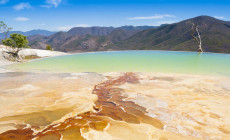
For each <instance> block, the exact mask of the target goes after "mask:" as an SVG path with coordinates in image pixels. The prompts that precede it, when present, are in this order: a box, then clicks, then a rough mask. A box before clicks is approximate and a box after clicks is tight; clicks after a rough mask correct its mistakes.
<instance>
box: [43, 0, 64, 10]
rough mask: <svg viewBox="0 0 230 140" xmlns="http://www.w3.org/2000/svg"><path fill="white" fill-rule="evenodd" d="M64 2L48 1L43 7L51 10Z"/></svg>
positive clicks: (58, 0)
mask: <svg viewBox="0 0 230 140" xmlns="http://www.w3.org/2000/svg"><path fill="white" fill-rule="evenodd" d="M61 2H62V0H46V5H41V7H45V8H51V7H55V8H56V7H58V5H59V4H60V3H61Z"/></svg>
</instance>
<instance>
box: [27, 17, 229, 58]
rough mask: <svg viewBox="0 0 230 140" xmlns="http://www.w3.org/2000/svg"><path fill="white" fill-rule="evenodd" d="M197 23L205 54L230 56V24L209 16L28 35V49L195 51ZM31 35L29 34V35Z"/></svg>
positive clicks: (66, 50)
mask: <svg viewBox="0 0 230 140" xmlns="http://www.w3.org/2000/svg"><path fill="white" fill-rule="evenodd" d="M191 23H194V24H197V25H198V28H199V31H200V34H201V38H202V44H203V45H202V47H203V50H204V51H205V52H216V53H230V22H228V21H222V20H218V19H216V18H213V17H210V16H198V17H195V18H191V19H187V20H184V21H181V22H178V23H174V24H165V25H161V26H136V27H135V26H122V27H116V28H115V27H75V28H72V29H70V30H69V31H67V32H56V33H53V32H49V33H50V35H48V34H49V33H48V32H47V33H45V32H44V33H40V34H38V33H37V34H32V36H28V40H29V42H30V44H29V45H30V47H31V48H38V49H45V48H46V45H47V44H49V45H51V46H52V48H53V49H54V50H57V51H63V52H88V51H106V50H173V51H197V44H196V42H195V40H194V39H193V38H192V37H191V32H192V30H191V28H192V24H191ZM30 35H31V34H30Z"/></svg>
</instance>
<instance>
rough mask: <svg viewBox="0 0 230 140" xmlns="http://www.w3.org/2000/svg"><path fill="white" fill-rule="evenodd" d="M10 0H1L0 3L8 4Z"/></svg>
mask: <svg viewBox="0 0 230 140" xmlns="http://www.w3.org/2000/svg"><path fill="white" fill-rule="evenodd" d="M8 1H9V0H0V4H6V3H7V2H8Z"/></svg>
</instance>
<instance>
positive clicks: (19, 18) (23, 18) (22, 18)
mask: <svg viewBox="0 0 230 140" xmlns="http://www.w3.org/2000/svg"><path fill="white" fill-rule="evenodd" d="M14 20H16V21H28V20H30V19H29V18H26V17H16V18H15V19H14Z"/></svg>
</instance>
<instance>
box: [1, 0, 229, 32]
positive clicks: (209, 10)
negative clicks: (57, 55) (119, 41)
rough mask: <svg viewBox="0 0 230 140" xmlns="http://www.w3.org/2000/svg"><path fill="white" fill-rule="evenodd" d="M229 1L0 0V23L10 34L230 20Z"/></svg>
mask: <svg viewBox="0 0 230 140" xmlns="http://www.w3.org/2000/svg"><path fill="white" fill-rule="evenodd" d="M229 13H230V0H0V21H4V22H5V23H6V24H7V25H8V26H10V27H12V28H13V30H14V31H29V30H33V29H44V30H49V31H67V30H69V29H70V28H72V27H91V26H104V27H108V26H113V27H119V26H124V25H134V26H143V25H149V26H159V25H161V24H170V23H175V22H179V21H182V20H185V19H188V18H192V17H196V16H200V15H208V16H212V17H215V18H218V19H220V20H225V21H230V14H229Z"/></svg>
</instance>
